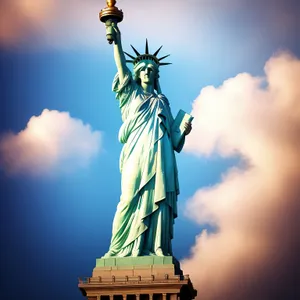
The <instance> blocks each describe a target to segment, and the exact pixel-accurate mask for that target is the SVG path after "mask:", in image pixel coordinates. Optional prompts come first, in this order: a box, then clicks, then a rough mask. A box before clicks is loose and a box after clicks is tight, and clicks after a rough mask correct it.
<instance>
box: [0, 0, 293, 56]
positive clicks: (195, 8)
mask: <svg viewBox="0 0 300 300" xmlns="http://www.w3.org/2000/svg"><path fill="white" fill-rule="evenodd" d="M273 2H274V3H273V5H271V6H270V5H269V4H266V3H264V2H263V1H258V2H257V3H256V2H253V3H252V2H251V3H250V4H249V1H247V0H240V1H237V0H228V1H219V0H211V1H204V0H201V1H199V0H188V1H182V0H165V1H161V0H152V1H151V2H149V1H146V0H139V1H138V3H137V2H136V1H124V0H119V1H117V6H118V7H119V8H120V9H122V10H123V12H124V20H123V22H122V23H121V24H120V28H121V31H122V36H123V37H124V47H125V48H126V47H127V46H129V43H135V44H137V45H139V44H141V43H142V42H144V41H145V38H146V37H147V38H148V39H149V42H150V45H153V46H154V47H159V46H160V45H161V43H163V44H164V45H165V46H166V49H170V47H172V46H175V45H176V46H177V47H179V48H180V49H181V50H182V51H180V53H181V52H182V54H181V55H182V56H184V58H185V59H186V57H187V56H188V54H190V55H192V54H194V55H195V56H194V59H197V58H199V56H201V57H202V55H204V54H203V53H205V56H204V57H206V59H210V57H211V56H215V55H213V54H214V53H215V51H216V49H218V48H220V47H222V50H223V51H224V50H225V49H228V50H227V51H230V54H231V55H232V53H233V51H234V52H238V49H240V48H242V50H243V53H244V55H241V57H244V56H245V55H249V47H250V48H251V49H253V52H254V51H257V49H261V47H262V44H263V43H262V42H265V41H266V40H268V41H269V40H270V38H271V39H272V40H277V39H278V40H279V41H280V42H282V40H286V39H288V38H287V37H290V36H292V40H294V35H293V33H294V32H296V31H295V28H297V27H296V26H297V24H298V22H297V20H298V18H297V16H296V14H295V9H294V5H293V3H292V2H293V0H286V1H282V0H273ZM0 6H1V7H0V18H1V27H0V46H1V45H2V46H7V47H20V48H22V49H24V48H27V49H40V48H44V47H47V48H59V49H61V48H62V49H64V48H70V47H71V48H73V47H76V49H78V48H80V47H92V48H93V47H94V48H95V47H96V48H99V46H101V47H102V46H104V45H106V40H105V30H104V25H103V24H102V23H100V21H99V18H98V13H99V11H100V10H101V9H102V8H104V7H105V6H106V4H105V1H99V0H89V1H86V0H64V1H60V0H2V1H1V2H0ZM262 12H263V13H262ZM237 16H239V17H237ZM251 28H252V29H251ZM174 33H176V34H174ZM126 41H128V42H126ZM280 44H282V43H280ZM253 45H255V47H254V46H253ZM106 48H107V45H106ZM244 48H245V49H244ZM171 49H172V48H171ZM240 50H241V49H240ZM212 53H213V54H212Z"/></svg>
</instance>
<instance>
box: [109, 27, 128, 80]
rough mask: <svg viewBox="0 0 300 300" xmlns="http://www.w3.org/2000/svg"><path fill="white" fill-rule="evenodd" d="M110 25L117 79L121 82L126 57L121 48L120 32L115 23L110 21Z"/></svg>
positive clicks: (124, 71) (123, 76) (123, 75)
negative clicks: (112, 35)
mask: <svg viewBox="0 0 300 300" xmlns="http://www.w3.org/2000/svg"><path fill="white" fill-rule="evenodd" d="M112 27H113V29H114V31H115V34H114V58H115V62H116V66H117V69H118V73H119V80H120V82H123V80H124V78H125V73H126V68H127V67H126V58H125V54H124V51H123V48H122V42H121V32H120V30H119V28H118V26H117V24H116V23H112Z"/></svg>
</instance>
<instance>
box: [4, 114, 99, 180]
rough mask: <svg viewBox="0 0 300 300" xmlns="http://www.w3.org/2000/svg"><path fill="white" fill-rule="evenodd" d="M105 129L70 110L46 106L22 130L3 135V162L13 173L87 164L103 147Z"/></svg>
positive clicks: (42, 172) (39, 173)
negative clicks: (96, 127)
mask: <svg viewBox="0 0 300 300" xmlns="http://www.w3.org/2000/svg"><path fill="white" fill-rule="evenodd" d="M100 141H101V133H100V132H99V131H93V130H92V129H91V127H90V125H88V124H87V125H85V124H83V122H82V121H81V120H79V119H75V118H72V117H70V115H69V113H68V112H59V111H56V110H48V109H44V110H43V112H42V113H41V115H39V116H33V117H31V118H30V120H29V122H28V123H27V126H26V128H25V129H24V130H22V131H20V132H19V133H17V134H15V133H7V134H5V135H4V136H2V137H1V139H0V166H1V167H2V168H3V169H4V170H5V171H6V172H7V173H10V174H16V173H25V174H31V175H42V174H50V173H53V172H55V171H56V172H57V171H63V172H66V171H67V172H69V171H74V170H75V169H77V168H82V167H86V166H88V165H89V163H90V161H91V159H92V158H93V157H95V155H97V153H98V152H99V150H100Z"/></svg>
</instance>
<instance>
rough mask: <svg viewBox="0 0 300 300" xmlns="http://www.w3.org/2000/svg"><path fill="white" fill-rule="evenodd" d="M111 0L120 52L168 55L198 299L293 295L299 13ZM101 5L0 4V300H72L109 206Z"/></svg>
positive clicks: (110, 116) (180, 222)
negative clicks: (185, 124) (186, 126)
mask: <svg viewBox="0 0 300 300" xmlns="http://www.w3.org/2000/svg"><path fill="white" fill-rule="evenodd" d="M297 2H298V1H294V0H285V1H283V0H267V1H256V0H252V1H248V0H222V1H221V0H210V1H208V0H185V1H183V0H173V1H171V0H165V1H158V0H152V1H146V0H119V1H117V6H118V7H119V8H121V9H122V10H123V12H124V20H123V21H122V23H121V24H119V28H120V30H121V33H122V42H123V48H124V50H125V51H127V52H129V53H132V50H131V49H130V44H132V45H134V46H135V48H137V49H138V50H140V52H142V51H143V49H144V45H145V40H146V38H147V39H148V41H149V48H150V51H151V52H152V53H153V52H154V51H155V50H156V49H158V48H159V47H160V46H161V45H163V48H162V50H161V52H160V54H161V56H164V55H167V54H171V55H170V57H168V62H172V64H171V65H169V66H162V67H161V69H160V84H161V87H162V92H163V93H164V94H165V95H166V96H167V97H168V99H169V101H170V103H171V109H172V112H173V115H176V114H177V112H178V111H179V109H183V110H185V111H186V112H188V113H191V114H192V115H193V116H194V120H193V130H192V132H191V133H190V135H189V136H188V137H187V139H186V144H185V147H184V150H183V152H182V153H180V154H177V155H176V157H177V163H178V169H179V181H180V192H181V193H180V195H179V198H178V208H179V216H178V218H177V219H176V222H175V237H174V240H173V250H174V254H175V256H176V257H177V258H178V259H179V260H180V261H181V267H182V269H183V272H184V274H189V275H190V277H191V280H192V282H193V284H194V287H195V288H196V289H197V290H198V298H197V299H199V300H200V299H201V300H218V299H222V300H227V299H228V300H229V299H230V300H248V299H249V300H250V299H251V300H253V299H256V300H269V299H272V300H273V299H279V300H283V299H284V300H294V299H298V298H299V297H300V288H299V285H300V271H299V270H300V260H299V255H298V253H299V252H300V227H299V224H298V219H299V214H300V184H299V182H300V160H299V153H300V39H299V37H300V21H299V20H300V4H298V3H297ZM105 6H106V4H105V1H104V0H103V1H100V0H72V1H71V0H65V1H58V0H4V1H3V0H2V1H1V3H0V19H1V26H0V66H1V69H0V70H1V72H0V222H1V224H0V235H1V236H0V238H1V239H0V240H1V252H0V253H1V256H0V258H1V269H0V270H1V271H0V272H1V280H0V285H1V299H2V298H3V299H8V300H15V299H19V298H21V297H22V298H30V299H33V300H35V299H40V298H41V295H42V297H43V299H45V300H48V299H49V300H50V299H66V298H72V299H74V300H77V299H78V300H79V299H83V296H82V295H81V293H80V292H79V290H78V288H77V283H78V277H89V276H91V273H92V269H93V268H94V266H95V260H96V258H98V257H101V256H102V255H103V254H104V253H106V251H107V250H108V246H109V241H110V238H111V225H112V220H113V216H114V213H115V209H116V206H117V203H118V201H119V197H120V172H119V154H120V151H121V149H122V145H121V144H120V143H119V141H118V130H119V128H120V126H121V124H122V121H121V115H120V111H119V107H118V102H117V100H116V99H115V95H114V94H113V92H112V90H111V85H112V80H113V77H114V75H115V73H116V66H115V64H114V59H113V49H112V46H111V45H109V44H108V43H107V41H106V38H105V27H104V24H102V23H101V22H100V21H99V18H98V13H99V11H100V10H101V9H102V8H104V7H105Z"/></svg>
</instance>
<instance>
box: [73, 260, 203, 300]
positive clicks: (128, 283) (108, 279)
mask: <svg viewBox="0 0 300 300" xmlns="http://www.w3.org/2000/svg"><path fill="white" fill-rule="evenodd" d="M78 287H79V289H80V290H81V292H82V294H83V295H84V296H85V297H86V298H87V299H88V300H125V299H126V300H179V299H181V300H192V299H194V298H195V297H196V295H197V291H196V290H194V288H193V285H192V282H191V280H190V278H189V276H188V275H185V276H184V275H182V271H181V270H180V265H179V262H178V261H177V260H176V259H175V258H173V257H172V256H164V257H159V256H140V257H118V258H102V259H97V260H96V267H95V268H94V270H93V275H92V277H89V278H84V279H79V284H78Z"/></svg>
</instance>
